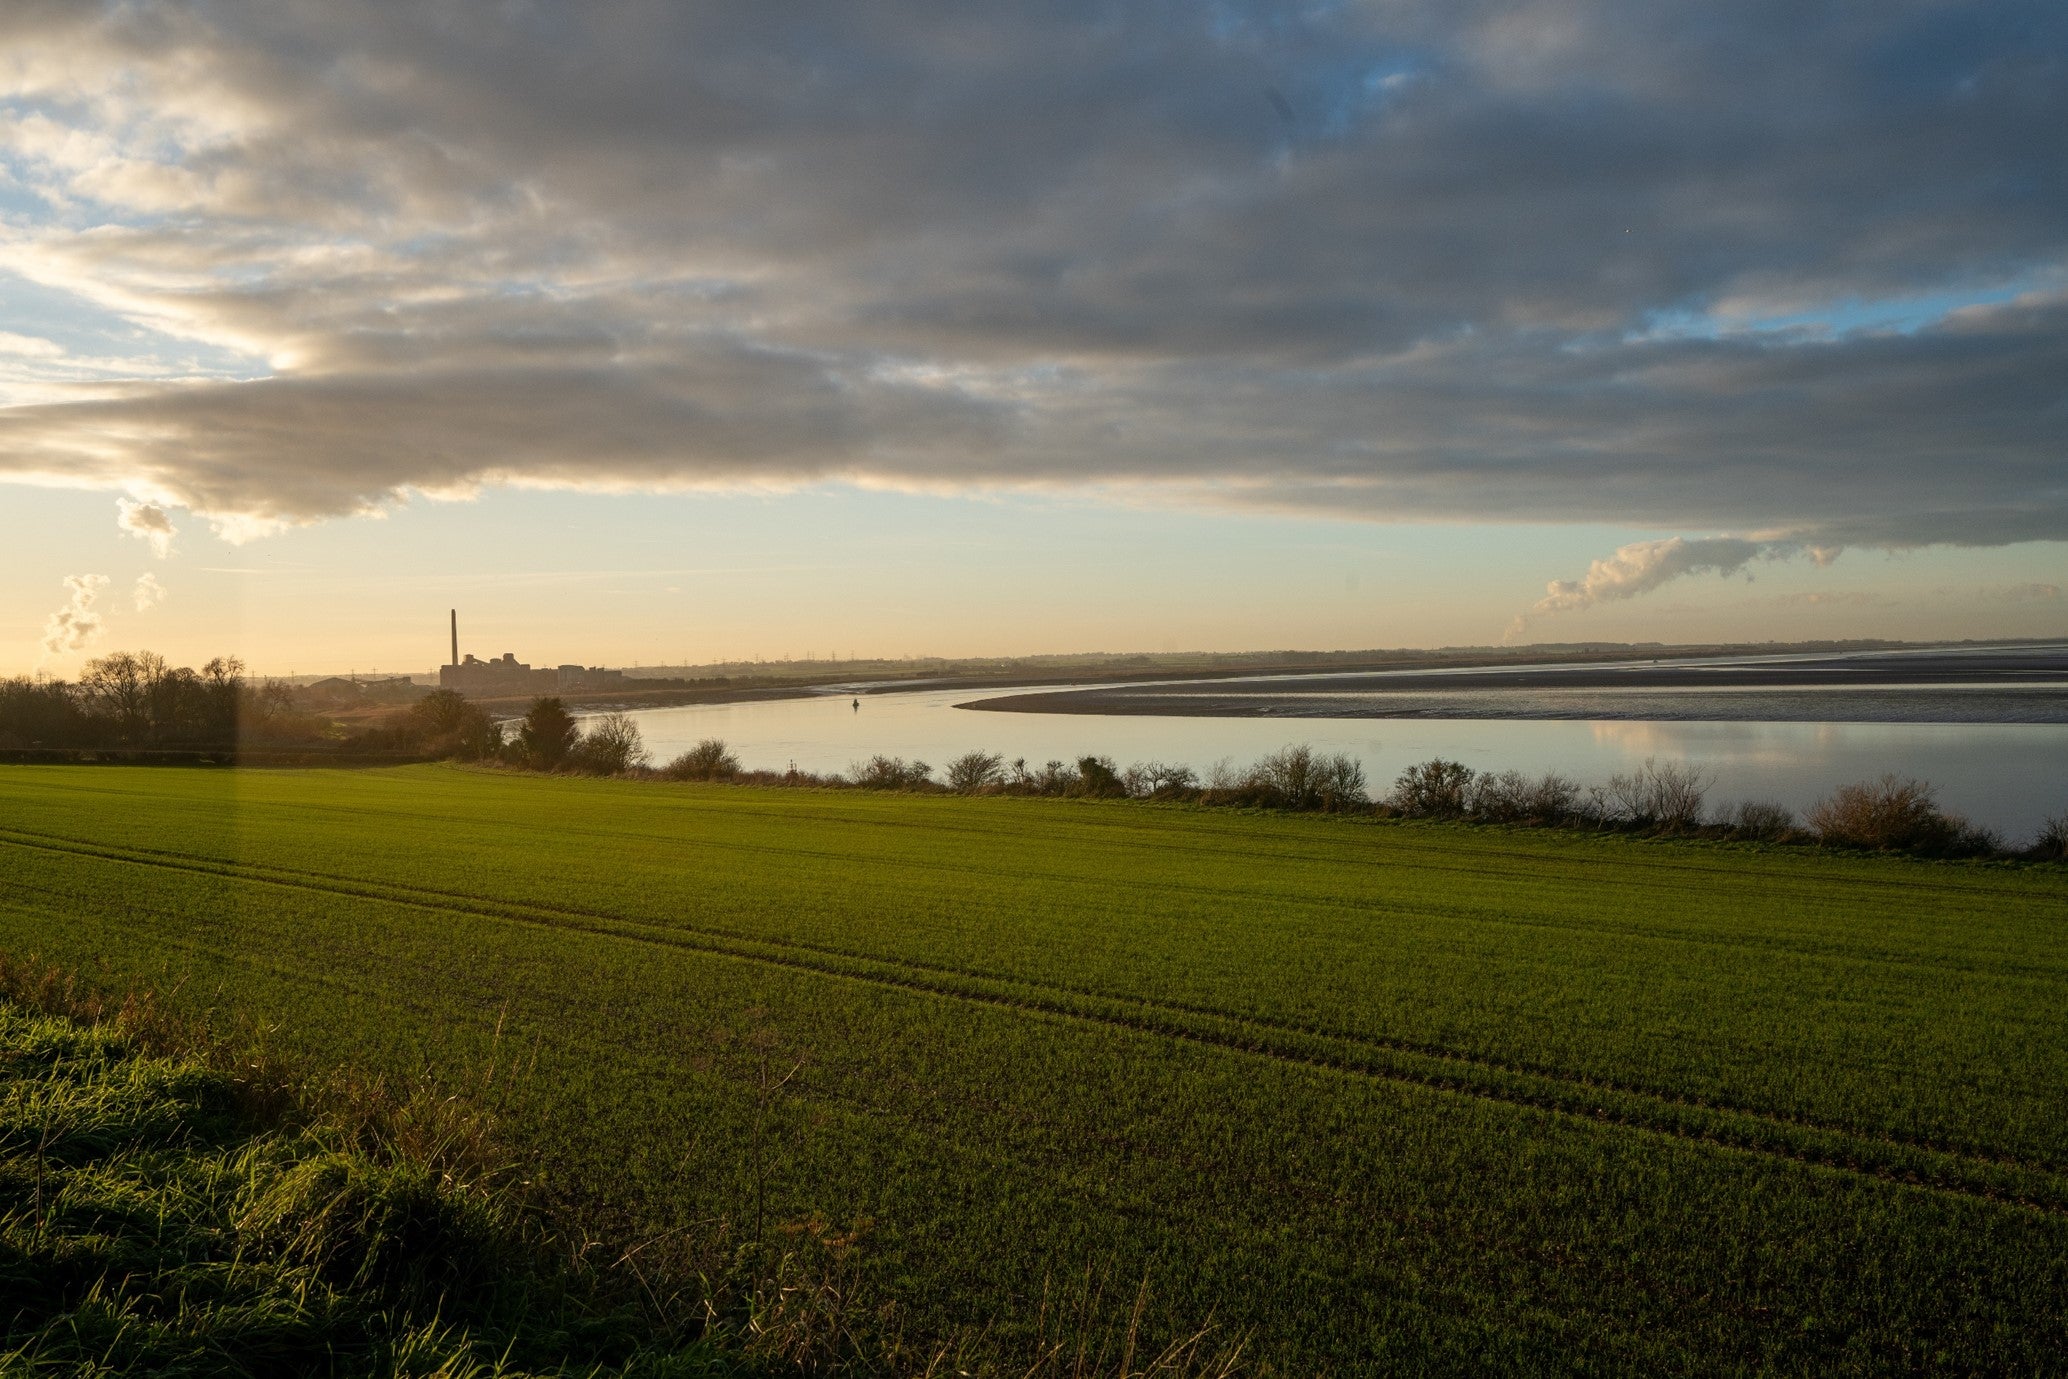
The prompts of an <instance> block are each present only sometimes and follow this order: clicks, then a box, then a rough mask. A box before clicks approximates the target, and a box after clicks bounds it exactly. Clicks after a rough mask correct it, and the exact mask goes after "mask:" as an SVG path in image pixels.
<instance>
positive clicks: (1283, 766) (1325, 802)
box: [1250, 743, 1371, 810]
mask: <svg viewBox="0 0 2068 1379" xmlns="http://www.w3.org/2000/svg"><path fill="white" fill-rule="evenodd" d="M1250 778H1251V780H1252V781H1253V782H1254V783H1255V785H1256V786H1257V788H1258V790H1259V792H1260V793H1261V794H1263V795H1264V796H1265V798H1266V799H1267V800H1268V801H1269V802H1270V803H1272V804H1275V805H1278V806H1279V807H1280V808H1282V809H1328V810H1337V809H1347V808H1350V807H1353V806H1355V805H1362V804H1369V803H1371V801H1370V799H1369V798H1368V797H1367V796H1366V795H1365V793H1364V767H1363V766H1362V765H1360V764H1359V763H1358V761H1357V760H1356V758H1354V757H1351V756H1348V755H1345V754H1343V753H1341V752H1337V753H1333V754H1328V753H1321V752H1317V751H1315V750H1314V749H1313V748H1312V747H1309V746H1307V745H1306V744H1305V743H1299V744H1296V745H1294V746H1291V747H1283V748H1280V749H1279V750H1278V751H1276V752H1273V753H1272V754H1271V755H1270V756H1267V757H1265V758H1264V759H1263V760H1262V761H1259V762H1258V763H1257V764H1256V766H1255V767H1254V768H1252V769H1251V771H1250Z"/></svg>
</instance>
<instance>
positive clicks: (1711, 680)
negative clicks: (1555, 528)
mask: <svg viewBox="0 0 2068 1379" xmlns="http://www.w3.org/2000/svg"><path fill="white" fill-rule="evenodd" d="M956 707H958V708H964V709H981V710H986V711H989V712H993V713H1046V714H1100V715H1116V716H1140V717H1174V718H1372V719H1399V718H1456V719H1518V720H1536V719H1649V720H1677V721H1725V722H1827V721H1847V722H1891V723H1893V722H1903V723H2068V647H2060V646H2041V647H2030V646H2028V647H1997V648H1977V649H1967V650H1937V651H1919V652H1915V653H1906V654H1903V655H1895V656H1889V655H1879V654H1841V655H1834V656H1822V657H1807V658H1802V659H1796V660H1790V661H1780V662H1776V661H1772V660H1769V659H1763V658H1762V659H1757V660H1754V659H1750V658H1744V659H1739V660H1738V661H1737V662H1736V663H1730V662H1725V661H1719V660H1716V659H1711V660H1708V661H1705V662H1700V663H1681V664H1660V663H1656V662H1647V663H1645V664H1628V663H1625V664H1604V663H1600V662H1596V663H1595V664H1591V665H1537V666H1513V665H1511V666H1500V667H1492V668H1485V669H1479V670H1464V669H1446V670H1429V671H1406V672H1400V673H1381V674H1369V673H1367V674H1361V675H1359V674H1344V673H1340V672H1337V673H1325V674H1317V675H1304V676H1301V677H1299V680H1298V683H1297V684H1290V683H1285V682H1284V681H1283V680H1280V679H1278V677H1270V676H1258V677H1251V678H1250V679H1249V683H1247V684H1245V685H1242V686H1234V685H1225V684H1224V685H1217V686H1214V687H1211V688H1203V689H1192V688H1185V687H1181V686H1178V685H1174V684H1172V683H1171V682H1169V681H1166V682H1164V683H1162V684H1156V685H1105V686H1092V687H1085V688H1078V689H1071V690H1054V691H1038V692H1035V693H1029V694H1010V695H1001V696H998V697H995V698H990V699H979V700H973V701H971V702H969V703H966V704H959V705H957V706H956Z"/></svg>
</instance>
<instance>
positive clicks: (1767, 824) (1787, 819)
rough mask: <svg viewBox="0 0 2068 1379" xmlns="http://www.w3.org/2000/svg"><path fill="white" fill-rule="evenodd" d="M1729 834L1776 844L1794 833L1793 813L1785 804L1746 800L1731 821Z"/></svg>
mask: <svg viewBox="0 0 2068 1379" xmlns="http://www.w3.org/2000/svg"><path fill="white" fill-rule="evenodd" d="M1731 832H1732V833H1734V834H1735V835H1737V836H1738V837H1740V838H1747V839H1751V840H1752V841H1754V842H1761V843H1777V842H1779V841H1781V840H1782V839H1783V838H1786V837H1788V836H1789V835H1790V834H1792V833H1794V832H1795V811H1794V810H1792V809H1790V808H1789V807H1788V806H1787V805H1785V804H1774V803H1772V802H1771V801H1767V800H1746V801H1745V802H1744V803H1743V804H1741V805H1739V806H1738V812H1737V814H1736V815H1735V816H1733V818H1732V820H1731Z"/></svg>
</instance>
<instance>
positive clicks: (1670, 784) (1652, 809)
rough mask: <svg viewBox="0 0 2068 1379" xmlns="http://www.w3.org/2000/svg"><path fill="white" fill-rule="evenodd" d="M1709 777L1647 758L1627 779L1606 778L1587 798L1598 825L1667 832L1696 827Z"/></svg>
mask: <svg viewBox="0 0 2068 1379" xmlns="http://www.w3.org/2000/svg"><path fill="white" fill-rule="evenodd" d="M1709 785H1710V777H1709V776H1708V775H1707V774H1706V773H1705V772H1703V771H1701V770H1699V769H1698V768H1695V767H1692V766H1688V765H1686V764H1684V763H1681V762H1672V761H1669V762H1667V763H1666V764H1665V765H1663V766H1662V765H1660V764H1659V763H1658V762H1657V761H1655V760H1654V759H1653V758H1651V757H1646V758H1645V759H1644V765H1642V766H1640V767H1638V768H1637V769H1636V770H1635V771H1633V772H1631V773H1630V774H1628V775H1624V774H1622V773H1621V772H1618V773H1617V774H1615V775H1613V776H1610V777H1609V778H1608V783H1607V784H1606V785H1597V786H1594V787H1593V788H1592V789H1591V790H1590V791H1589V794H1590V796H1591V797H1592V798H1591V806H1592V809H1593V812H1594V813H1596V814H1597V815H1598V816H1599V817H1600V819H1601V821H1602V822H1604V823H1612V824H1629V825H1633V826H1637V827H1654V828H1662V829H1666V830H1668V831H1671V832H1678V831H1680V830H1682V829H1690V828H1696V827H1699V826H1700V824H1701V822H1702V813H1703V803H1704V801H1705V800H1706V799H1707V798H1708V794H1709Z"/></svg>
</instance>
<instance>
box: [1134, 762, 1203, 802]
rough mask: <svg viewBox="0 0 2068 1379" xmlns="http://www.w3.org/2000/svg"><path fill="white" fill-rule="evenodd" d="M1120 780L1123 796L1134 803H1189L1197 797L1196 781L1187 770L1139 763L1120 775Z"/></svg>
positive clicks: (1189, 769) (1157, 764) (1192, 774)
mask: <svg viewBox="0 0 2068 1379" xmlns="http://www.w3.org/2000/svg"><path fill="white" fill-rule="evenodd" d="M1120 779H1121V783H1122V784H1123V785H1125V786H1126V787H1127V793H1128V794H1130V795H1133V796H1135V797H1136V798H1137V799H1144V800H1173V799H1190V798H1192V797H1194V796H1196V795H1197V794H1198V793H1199V777H1198V775H1196V774H1195V773H1194V772H1193V770H1192V768H1191V767H1189V766H1167V765H1165V764H1164V763H1163V762H1160V761H1140V762H1136V763H1135V764H1134V765H1133V766H1130V767H1128V768H1127V770H1126V771H1124V772H1122V773H1121V777H1120Z"/></svg>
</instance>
